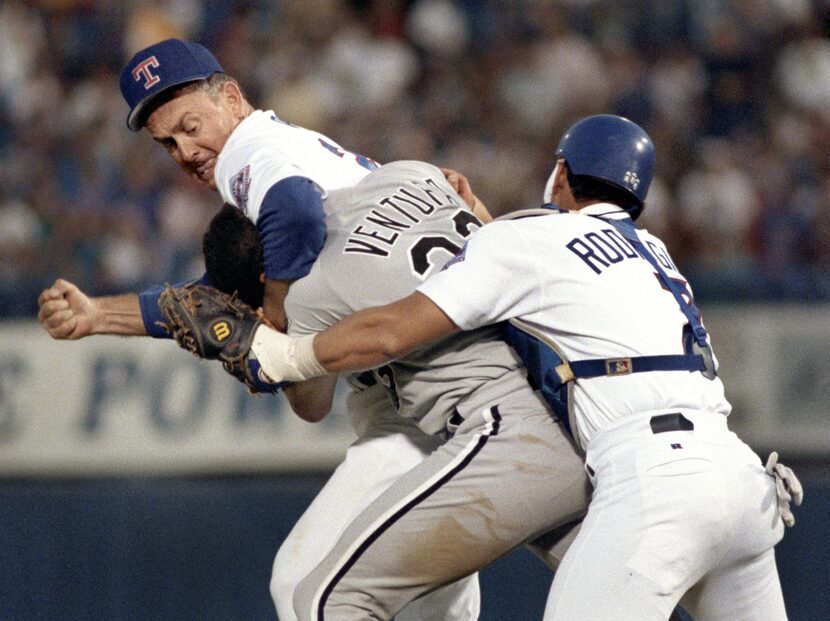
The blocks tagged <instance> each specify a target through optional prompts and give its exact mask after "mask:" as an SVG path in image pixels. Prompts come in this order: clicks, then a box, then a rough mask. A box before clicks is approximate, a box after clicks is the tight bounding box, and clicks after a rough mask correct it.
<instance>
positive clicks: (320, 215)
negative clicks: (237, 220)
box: [256, 177, 326, 280]
mask: <svg viewBox="0 0 830 621" xmlns="http://www.w3.org/2000/svg"><path fill="white" fill-rule="evenodd" d="M256 225H257V229H258V230H259V234H260V237H262V245H263V256H264V259H265V276H266V277H268V278H270V279H274V280H294V279H296V278H302V277H303V276H305V275H306V274H308V273H309V272H310V271H311V266H312V264H313V263H314V260H315V259H316V258H317V255H318V254H320V250H322V248H323V242H325V241H326V214H325V211H324V210H323V196H322V195H321V194H320V190H318V189H317V186H315V185H314V182H313V181H311V179H308V178H306V177H288V178H287V179H283V180H281V181H278V182H277V183H275V184H274V185H272V186H271V189H270V190H268V192H267V193H266V194H265V198H263V199H262V206H261V207H260V210H259V218H258V219H257V222H256Z"/></svg>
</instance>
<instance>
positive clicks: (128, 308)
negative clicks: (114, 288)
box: [91, 293, 147, 336]
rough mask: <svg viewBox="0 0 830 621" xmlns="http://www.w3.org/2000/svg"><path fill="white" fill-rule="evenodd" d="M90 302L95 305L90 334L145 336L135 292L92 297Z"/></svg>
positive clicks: (145, 331)
mask: <svg viewBox="0 0 830 621" xmlns="http://www.w3.org/2000/svg"><path fill="white" fill-rule="evenodd" d="M92 303H93V305H94V307H95V312H94V313H93V320H92V332H91V333H92V334H118V335H121V336H147V329H146V328H145V327H144V321H143V320H142V318H141V306H140V305H139V303H138V295H136V294H135V293H127V294H125V295H116V296H108V297H100V298H93V300H92Z"/></svg>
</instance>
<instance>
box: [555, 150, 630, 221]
mask: <svg viewBox="0 0 830 621" xmlns="http://www.w3.org/2000/svg"><path fill="white" fill-rule="evenodd" d="M566 164H567V162H566ZM567 171H568V185H570V186H571V193H572V194H573V197H574V198H575V199H576V200H577V201H602V202H604V203H613V204H614V205H619V206H620V207H622V208H623V209H625V210H626V211H627V212H629V213H631V214H634V213H636V214H637V215H639V214H640V211H642V209H643V204H642V203H641V202H640V201H639V199H637V197H636V196H634V195H633V194H632V193H631V192H629V191H628V190H623V189H622V188H619V187H617V186H615V185H612V184H610V183H608V182H607V181H604V180H602V179H597V178H596V177H591V176H589V175H575V174H573V173H572V172H571V169H570V168H567ZM632 217H635V218H636V216H634V215H632Z"/></svg>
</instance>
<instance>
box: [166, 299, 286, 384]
mask: <svg viewBox="0 0 830 621" xmlns="http://www.w3.org/2000/svg"><path fill="white" fill-rule="evenodd" d="M158 305H159V308H160V309H161V314H162V316H163V317H164V323H165V327H166V328H167V330H168V331H169V332H170V334H171V336H172V337H173V338H174V339H176V342H177V343H178V344H179V346H180V347H182V348H183V349H186V350H187V351H189V352H191V353H192V354H194V355H196V356H198V357H199V358H204V359H205V360H220V361H221V362H222V364H223V365H224V367H225V370H226V371H227V372H228V373H230V374H231V375H233V376H234V377H235V378H237V379H238V380H239V381H241V382H242V383H243V384H245V385H246V386H247V387H248V388H249V389H250V391H251V392H262V391H263V389H264V388H265V387H266V386H268V385H267V384H266V383H265V382H263V381H262V380H260V379H259V378H257V377H256V375H255V372H253V371H252V370H251V368H250V367H249V354H250V352H251V343H252V342H253V339H254V334H255V333H256V330H257V328H258V327H259V326H260V325H261V324H262V320H261V319H260V318H259V317H258V316H257V314H256V312H255V311H254V309H252V308H251V307H250V306H248V305H247V304H245V302H243V301H242V300H240V299H239V298H238V297H237V296H236V294H234V295H228V294H227V293H223V292H222V291H219V290H218V289H214V288H213V287H210V286H207V285H196V284H194V285H186V286H184V287H171V286H170V285H167V286H166V287H165V289H164V291H163V292H162V294H161V295H160V296H159V300H158ZM256 366H257V368H258V366H259V365H256ZM270 388H271V390H273V389H274V388H276V386H275V385H271V386H270ZM265 389H266V390H267V388H265ZM271 390H269V392H270V391H271Z"/></svg>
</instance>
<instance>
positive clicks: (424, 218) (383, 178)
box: [285, 161, 539, 434]
mask: <svg viewBox="0 0 830 621" xmlns="http://www.w3.org/2000/svg"><path fill="white" fill-rule="evenodd" d="M325 206H326V213H327V218H326V234H327V236H326V243H325V246H324V247H323V250H322V252H321V253H320V255H319V257H318V258H317V261H316V262H315V263H314V266H313V267H312V270H311V272H310V273H309V274H308V276H306V277H305V278H302V279H301V280H298V281H297V282H295V283H293V284H292V285H291V289H290V291H289V294H288V297H287V299H286V302H285V307H286V313H287V315H288V317H289V318H290V321H289V328H288V331H289V334H291V335H301V334H309V333H314V332H320V331H322V330H324V329H325V328H327V327H329V326H331V325H333V324H335V323H336V322H337V321H339V320H340V319H342V318H343V317H346V316H347V315H350V314H353V313H355V312H357V311H359V310H361V309H364V308H369V307H372V306H381V305H384V304H388V303H390V302H394V301H396V300H398V299H400V298H403V297H406V296H407V295H409V294H411V293H412V292H413V291H415V289H416V288H417V287H418V285H420V284H421V283H422V282H423V280H424V279H425V278H426V277H427V276H428V275H429V274H430V273H432V272H435V271H439V270H441V268H442V267H443V266H444V264H446V262H447V261H448V260H449V259H451V258H452V257H453V256H455V254H456V253H457V252H458V251H460V250H461V248H462V247H463V245H464V243H465V240H466V238H467V237H469V236H470V235H471V234H472V232H473V231H475V230H476V229H478V228H479V226H480V223H479V222H478V220H477V219H476V218H475V216H473V214H472V213H471V211H470V210H469V208H468V207H467V205H466V203H464V201H463V200H462V199H461V197H459V196H458V194H456V193H455V192H454V191H453V189H452V188H451V187H450V185H449V184H448V183H447V182H446V180H445V179H444V176H443V174H442V173H441V171H440V170H438V169H437V168H436V167H434V166H431V165H429V164H426V163H423V162H411V161H403V162H394V163H391V164H386V165H384V166H383V167H382V168H380V169H378V170H376V171H374V172H373V173H371V174H370V175H368V176H367V177H365V178H364V179H363V180H361V181H360V182H359V183H358V184H357V185H355V186H353V187H350V188H344V189H340V190H334V191H332V192H330V193H329V196H328V197H327V199H326V202H325ZM374 374H375V377H376V378H378V379H379V380H380V381H381V382H382V383H383V384H384V385H385V386H386V387H387V389H388V391H389V393H390V396H391V398H392V400H393V401H394V402H395V405H396V407H397V409H398V411H399V413H400V414H401V415H403V416H406V417H410V418H413V419H415V420H416V421H418V424H419V426H420V427H421V428H422V429H423V430H424V431H425V432H427V433H431V434H432V433H439V432H441V431H443V430H444V429H445V427H446V424H447V420H448V418H449V417H450V415H451V414H452V413H453V410H454V409H455V408H457V409H458V411H459V413H460V414H461V415H462V416H466V414H467V412H469V411H471V410H473V409H475V408H478V407H480V405H479V404H484V403H486V402H488V401H492V400H496V399H500V398H502V396H503V395H510V398H511V400H514V399H525V400H528V401H532V402H537V403H538V402H539V400H538V397H536V395H534V394H533V393H532V390H531V389H530V387H529V385H528V384H527V381H526V380H525V372H524V369H523V368H522V367H521V362H520V361H519V359H518V357H517V356H516V355H515V353H514V352H513V350H512V349H511V348H510V347H509V346H508V345H507V344H506V343H505V342H504V341H502V340H501V338H500V328H498V327H485V328H480V329H478V330H474V331H471V332H461V333H458V334H456V335H454V336H452V337H450V338H448V339H445V340H443V341H440V342H438V343H435V344H433V345H430V346H427V347H424V348H421V349H418V350H416V351H414V352H412V353H411V354H410V355H408V356H406V357H405V358H402V359H400V360H398V361H396V362H393V363H391V364H389V365H386V366H384V367H381V368H380V369H377V370H375V371H374Z"/></svg>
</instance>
